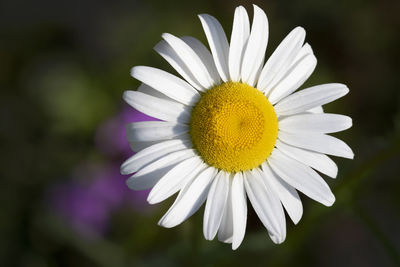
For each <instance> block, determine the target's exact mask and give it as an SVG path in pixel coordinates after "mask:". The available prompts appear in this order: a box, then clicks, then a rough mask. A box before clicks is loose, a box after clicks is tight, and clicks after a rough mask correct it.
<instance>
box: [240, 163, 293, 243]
mask: <svg viewBox="0 0 400 267" xmlns="http://www.w3.org/2000/svg"><path fill="white" fill-rule="evenodd" d="M244 176H245V177H244V181H245V186H246V193H247V196H248V197H249V200H250V202H251V205H252V206H253V208H254V211H255V212H256V213H257V215H258V218H260V220H261V222H262V223H263V225H264V226H265V228H267V230H268V232H269V233H270V236H273V237H276V238H273V241H274V242H277V243H281V242H279V241H283V240H284V239H285V234H286V233H285V232H283V231H282V230H283V229H286V222H285V215H284V212H283V208H282V205H281V202H280V201H279V198H278V197H277V195H276V194H275V193H274V192H273V191H272V188H268V187H267V186H266V185H265V183H264V182H263V180H262V177H261V174H260V173H259V172H258V171H256V170H255V169H253V170H252V171H247V172H245V173H244ZM281 224H283V225H281Z"/></svg>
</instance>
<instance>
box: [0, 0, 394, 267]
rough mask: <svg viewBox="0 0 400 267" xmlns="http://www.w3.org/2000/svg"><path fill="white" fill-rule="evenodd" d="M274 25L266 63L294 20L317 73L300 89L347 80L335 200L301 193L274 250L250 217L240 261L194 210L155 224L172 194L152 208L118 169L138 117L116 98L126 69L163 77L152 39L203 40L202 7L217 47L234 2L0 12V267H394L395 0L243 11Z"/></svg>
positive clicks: (2, 5) (31, 6)
mask: <svg viewBox="0 0 400 267" xmlns="http://www.w3.org/2000/svg"><path fill="white" fill-rule="evenodd" d="M254 3H255V4H257V5H259V6H260V7H261V8H263V9H264V10H265V11H266V13H267V15H268V18H269V22H270V41H269V44H268V50H267V53H268V54H271V52H272V51H273V49H274V48H275V47H276V45H277V44H279V42H280V40H282V38H283V37H284V36H285V35H286V34H287V33H288V32H289V31H290V30H291V29H292V28H294V27H295V26H298V25H301V26H303V27H304V28H305V29H306V30H307V38H306V40H307V42H309V43H310V44H311V45H312V47H313V49H314V53H315V54H316V56H317V58H318V66H317V68H316V70H315V72H314V74H313V75H312V76H311V78H310V79H309V81H308V82H307V84H306V86H308V85H315V84H319V83H327V82H342V83H346V84H347V85H348V86H349V88H350V94H348V95H347V96H346V97H344V98H343V99H340V100H339V101H336V102H335V103H332V104H329V105H327V106H326V108H325V110H326V111H328V112H329V111H330V112H335V113H342V114H347V115H350V116H351V117H352V118H353V123H354V126H353V128H351V129H350V130H348V131H346V132H344V133H340V134H337V135H336V136H338V137H340V138H342V139H343V140H345V141H346V142H347V143H348V144H350V146H351V147H352V148H353V150H354V152H355V155H356V156H355V159H354V160H353V161H351V160H342V159H335V161H336V162H337V164H338V165H339V175H338V178H337V179H336V180H332V179H330V180H328V179H329V178H327V180H328V183H329V184H330V186H331V187H332V189H333V191H334V193H335V195H336V198H337V201H336V203H335V204H334V205H333V207H331V208H326V207H324V206H322V205H320V204H318V203H316V202H314V201H312V200H310V199H308V198H306V197H304V196H302V199H303V202H304V206H305V207H304V216H303V218H302V220H301V221H300V223H299V224H298V225H297V226H294V225H293V224H292V223H291V222H289V223H288V235H287V239H286V241H285V243H283V244H282V245H274V244H273V243H272V242H271V241H270V240H269V237H268V235H267V232H266V230H265V229H264V228H263V226H262V224H261V223H260V222H259V221H258V219H257V217H256V216H255V214H254V212H252V211H251V212H250V214H249V219H248V228H247V233H246V237H245V239H244V242H243V244H242V245H241V247H240V248H239V249H238V250H237V251H234V252H233V251H232V250H231V248H230V246H229V245H225V244H222V243H220V242H218V241H215V240H214V241H212V242H209V241H205V240H204V238H203V236H202V211H199V212H198V213H196V215H194V216H193V217H192V218H191V219H189V220H188V221H187V222H185V223H183V224H182V225H180V226H178V227H176V228H174V229H163V228H160V227H159V226H157V224H156V223H157V221H158V219H159V218H160V217H161V216H162V214H163V213H164V212H165V211H166V210H167V207H168V206H169V205H170V204H171V203H172V200H169V201H166V202H165V203H163V204H160V205H156V206H150V205H148V204H147V203H146V201H145V199H146V192H133V191H129V190H128V189H127V188H126V186H125V183H124V181H125V178H126V177H122V176H121V175H119V165H120V163H121V162H122V161H123V160H124V159H126V158H127V157H128V156H129V155H130V154H131V153H132V152H130V151H129V146H128V145H127V144H126V142H125V140H124V124H125V123H127V122H129V121H133V120H141V119H143V115H141V114H139V113H137V112H135V111H133V110H132V109H129V108H127V106H126V105H124V104H123V102H122V97H121V96H122V93H123V91H124V90H127V89H135V88H136V87H137V86H138V85H139V83H138V82H137V81H135V80H134V79H133V78H131V77H130V75H129V70H130V68H131V67H132V66H134V65H149V66H155V67H159V68H163V69H166V70H169V71H172V69H171V68H170V67H169V66H168V65H167V63H165V62H164V61H163V59H162V58H161V57H160V56H158V55H157V54H156V52H155V51H154V50H153V49H152V48H153V46H154V45H155V44H156V43H157V42H158V41H159V40H160V39H161V37H160V35H161V33H163V32H170V33H173V34H175V35H193V36H195V37H198V38H199V39H200V40H202V41H203V42H205V41H206V39H205V36H204V33H203V32H202V29H201V25H200V22H199V20H198V18H197V17H196V15H197V14H199V13H209V14H212V15H214V16H216V17H217V18H218V19H219V20H220V21H221V24H222V25H223V26H224V28H225V30H226V32H227V36H228V38H229V36H230V31H231V27H232V19H233V12H234V8H235V7H236V6H237V5H239V4H242V5H244V6H245V7H246V8H247V9H248V11H249V14H250V17H252V7H251V3H250V2H249V3H247V2H243V1H241V2H236V1H227V0H225V1H224V0H204V1H183V0H182V1H179V0H170V1H162V0H158V1H135V0H125V1H105V0H98V1H94V0H89V1H74V0H72V1H50V0H38V1H23V0H14V1H12V0H5V1H1V2H0V38H1V39H0V88H1V97H0V118H1V120H0V140H1V156H0V157H1V158H0V159H1V160H0V162H1V168H0V173H1V175H0V176H1V182H0V266H32V267H36V266H38V267H39V266H40V267H42V266H43V267H45V266H46V267H47V266H113V267H119V266H179V265H181V266H215V265H218V266H241V265H247V266H293V265H297V266H400V228H399V225H400V212H399V211H400V179H399V178H400V175H399V173H400V109H399V108H400V93H399V92H400V82H399V81H400V78H399V73H400V68H399V64H400V49H399V48H400V34H399V31H400V17H399V11H400V1H396V0H393V1H361V0H352V1H346V0H338V1H334V0H328V1H319V0H296V1H288V0H280V1H278V0H274V1H272V0H271V1H254Z"/></svg>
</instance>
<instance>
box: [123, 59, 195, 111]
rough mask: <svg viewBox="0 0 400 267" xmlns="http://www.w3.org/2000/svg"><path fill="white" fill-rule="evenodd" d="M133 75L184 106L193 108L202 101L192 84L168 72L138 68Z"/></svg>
mask: <svg viewBox="0 0 400 267" xmlns="http://www.w3.org/2000/svg"><path fill="white" fill-rule="evenodd" d="M131 75H132V77H133V78H135V79H137V80H139V81H141V82H142V83H145V84H147V85H148V86H150V87H152V88H154V89H156V90H158V91H160V92H161V93H163V94H164V95H166V96H168V97H170V98H172V99H174V100H176V101H178V102H180V103H182V104H185V105H190V106H193V105H194V104H196V103H197V102H198V100H199V99H200V95H199V93H198V92H197V91H196V89H194V88H193V87H192V86H191V85H190V84H188V83H187V82H185V81H184V80H182V79H180V78H178V77H176V76H175V75H172V74H171V73H168V72H166V71H163V70H160V69H156V68H152V67H147V66H136V67H133V68H132V69H131Z"/></svg>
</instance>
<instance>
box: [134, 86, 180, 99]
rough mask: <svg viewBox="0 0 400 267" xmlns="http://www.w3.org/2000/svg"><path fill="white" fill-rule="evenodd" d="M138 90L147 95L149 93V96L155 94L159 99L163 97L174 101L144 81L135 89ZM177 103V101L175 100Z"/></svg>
mask: <svg viewBox="0 0 400 267" xmlns="http://www.w3.org/2000/svg"><path fill="white" fill-rule="evenodd" d="M137 91H138V92H141V93H144V94H147V95H151V96H155V97H158V98H161V99H165V100H169V101H174V102H176V101H175V100H173V99H172V98H169V97H168V96H166V95H164V94H163V93H160V91H157V90H156V89H154V88H153V87H150V86H148V85H147V84H145V83H142V84H140V86H139V87H138V89H137ZM177 103H178V102H177Z"/></svg>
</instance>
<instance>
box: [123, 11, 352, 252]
mask: <svg viewBox="0 0 400 267" xmlns="http://www.w3.org/2000/svg"><path fill="white" fill-rule="evenodd" d="M199 18H200V20H201V24H202V26H203V29H204V32H205V35H206V37H207V40H208V44H209V46H210V49H211V52H210V51H209V50H208V49H207V48H206V47H205V46H204V45H203V44H202V43H201V42H200V41H199V40H197V39H195V38H193V37H186V36H185V37H181V38H179V37H176V36H173V35H171V34H168V33H164V34H163V35H162V38H163V40H162V41H161V42H160V43H158V44H157V45H156V46H155V48H154V49H155V50H156V51H157V52H158V53H159V54H160V55H161V56H162V57H163V58H164V59H165V60H167V61H168V63H169V64H170V65H171V66H172V67H173V68H174V69H175V70H176V71H177V72H178V73H179V74H180V75H181V76H182V77H183V79H181V78H179V77H177V76H175V75H172V74H170V73H168V72H165V71H163V70H160V69H156V68H152V67H145V66H137V67H134V68H132V70H131V74H132V76H133V77H134V78H136V79H138V80H139V81H141V82H142V83H143V84H142V85H141V86H140V87H139V88H138V90H137V91H126V92H125V93H124V99H125V101H126V102H127V103H128V104H130V105H131V106H132V107H134V108H135V109H137V110H139V111H141V112H143V113H145V114H147V115H149V116H152V117H155V118H158V119H160V120H161V121H147V122H136V123H131V124H129V125H128V126H127V139H128V141H129V142H130V143H131V145H132V148H133V150H135V151H138V153H137V154H135V155H133V156H132V157H131V158H129V159H128V160H126V161H125V162H124V163H123V164H122V166H121V172H122V173H123V174H132V173H133V175H132V176H131V177H130V178H129V179H128V180H127V185H128V186H129V188H131V189H134V190H143V189H148V188H152V190H151V192H150V194H149V196H148V202H149V203H150V204H155V203H159V202H161V201H163V200H165V199H167V198H169V197H170V196H172V195H174V194H175V193H176V192H178V191H179V194H178V196H177V198H176V200H175V202H174V204H173V205H172V206H171V208H170V209H169V210H168V211H167V213H166V214H165V215H164V216H163V217H162V218H161V220H160V221H159V225H161V226H164V227H168V228H169V227H174V226H177V225H179V224H180V223H182V222H183V221H184V220H186V219H187V218H188V217H190V216H191V215H192V214H193V213H194V212H196V211H197V210H198V209H199V208H200V206H201V205H202V204H203V203H204V202H205V201H206V205H205V211H204V225H203V226H204V227H203V232H204V236H205V238H206V239H207V240H212V239H214V237H215V236H216V235H217V236H218V239H219V240H220V241H222V242H226V243H232V248H233V249H236V248H237V247H238V246H239V245H240V244H241V242H242V240H243V238H244V235H245V230H246V220H247V199H246V198H248V199H249V200H250V203H251V205H252V206H253V208H254V210H255V212H256V213H257V215H258V217H259V218H260V220H261V222H262V223H263V225H264V226H265V228H266V229H267V231H268V233H269V235H270V237H271V239H272V241H273V242H275V243H282V242H283V241H284V240H285V237H286V222H285V215H284V209H285V210H286V212H287V213H288V215H289V217H290V218H291V220H292V221H293V222H294V223H295V224H297V223H298V222H299V220H300V218H301V216H302V213H303V208H302V203H301V199H300V197H299V195H298V193H297V191H300V192H302V193H303V194H305V195H307V196H308V197H310V198H312V199H314V200H316V201H318V202H320V203H322V204H323V205H326V206H331V205H332V204H333V203H334V201H335V197H334V195H333V194H332V192H331V190H330V188H329V186H328V185H327V183H326V182H325V181H324V179H323V178H321V176H320V175H319V174H318V173H317V172H316V171H318V172H320V173H323V174H325V175H327V176H329V177H332V178H335V177H336V175H337V166H336V164H335V163H334V162H333V161H332V160H331V159H330V158H329V157H328V156H326V154H327V155H332V156H339V157H344V158H353V155H354V154H353V152H352V150H351V148H350V147H349V146H348V145H346V144H345V143H344V142H343V141H341V140H339V139H337V138H335V137H332V136H330V135H327V134H328V133H334V132H339V131H342V130H345V129H348V128H350V127H351V125H352V120H351V118H349V117H347V116H343V115H336V114H327V113H324V112H323V109H322V105H324V104H327V103H329V102H332V101H334V100H336V99H338V98H340V97H342V96H344V95H346V94H347V93H348V91H349V89H348V88H347V87H346V85H344V84H339V83H331V84H322V85H317V86H313V87H310V88H306V89H303V90H301V91H298V92H296V93H295V91H296V90H297V89H298V88H299V87H300V86H301V85H302V84H303V83H304V81H306V80H307V78H308V77H309V76H310V75H311V73H312V72H313V70H314V68H315V66H316V64H317V59H316V58H315V56H314V54H313V51H312V49H311V46H310V45H309V44H307V43H305V44H304V38H305V31H304V29H303V28H301V27H297V28H295V29H293V30H292V31H291V32H290V33H289V34H288V35H287V37H286V38H285V39H284V40H283V41H282V42H281V43H280V44H279V46H278V47H277V48H276V49H275V51H274V52H273V53H272V55H271V56H270V57H269V59H268V60H267V61H266V63H265V64H264V58H265V50H266V47H267V42H268V34H269V30H268V20H267V16H266V15H265V13H264V11H263V10H261V9H260V8H259V7H257V6H255V5H254V18H253V22H252V26H251V29H250V22H249V17H248V15H247V12H246V10H245V9H244V8H243V7H242V6H239V7H237V8H236V10H235V15H234V20H233V29H232V34H231V40H230V44H229V43H228V40H227V37H226V35H225V33H224V30H223V29H222V27H221V25H220V23H219V22H218V21H217V20H216V19H215V18H214V17H212V16H210V15H207V14H201V15H199Z"/></svg>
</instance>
